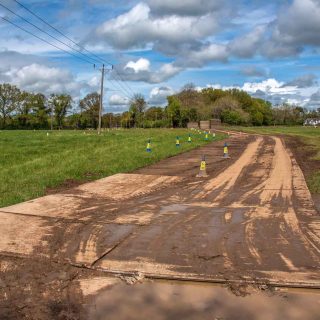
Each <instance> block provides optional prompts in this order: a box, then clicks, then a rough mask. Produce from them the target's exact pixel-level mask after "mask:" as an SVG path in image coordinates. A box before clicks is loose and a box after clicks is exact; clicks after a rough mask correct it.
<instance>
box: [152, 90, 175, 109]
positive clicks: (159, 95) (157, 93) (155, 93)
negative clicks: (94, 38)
mask: <svg viewBox="0 0 320 320" xmlns="http://www.w3.org/2000/svg"><path fill="white" fill-rule="evenodd" d="M173 94H175V91H174V90H173V89H172V88H171V87H165V86H164V87H156V88H153V89H152V90H151V92H150V95H149V103H151V104H154V105H164V104H165V103H166V102H167V97H168V96H171V95H173Z"/></svg>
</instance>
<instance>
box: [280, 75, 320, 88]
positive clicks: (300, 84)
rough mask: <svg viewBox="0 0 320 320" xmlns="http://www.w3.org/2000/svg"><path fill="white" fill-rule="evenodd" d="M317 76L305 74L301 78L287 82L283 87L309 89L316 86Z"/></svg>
mask: <svg viewBox="0 0 320 320" xmlns="http://www.w3.org/2000/svg"><path fill="white" fill-rule="evenodd" d="M317 84H318V82H317V76H316V75H314V74H305V75H303V76H301V77H298V78H296V79H293V80H291V81H289V82H287V83H286V84H285V85H284V86H285V87H287V86H294V87H297V88H309V87H312V86H315V85H317Z"/></svg>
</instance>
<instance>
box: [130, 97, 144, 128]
mask: <svg viewBox="0 0 320 320" xmlns="http://www.w3.org/2000/svg"><path fill="white" fill-rule="evenodd" d="M146 107H147V103H146V101H145V99H144V96H143V95H141V94H139V93H137V94H135V95H134V96H133V98H132V99H131V101H130V109H129V112H130V114H131V119H132V122H133V125H134V127H136V126H139V125H141V124H142V121H143V119H142V118H143V114H144V112H145V110H146Z"/></svg>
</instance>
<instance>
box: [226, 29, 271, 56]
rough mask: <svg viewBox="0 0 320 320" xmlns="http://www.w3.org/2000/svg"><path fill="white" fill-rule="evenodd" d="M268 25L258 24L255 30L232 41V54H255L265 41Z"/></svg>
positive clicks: (230, 45)
mask: <svg viewBox="0 0 320 320" xmlns="http://www.w3.org/2000/svg"><path fill="white" fill-rule="evenodd" d="M265 30H266V26H257V27H256V28H255V29H254V30H253V31H251V32H250V33H248V34H245V35H244V36H241V37H238V38H236V39H235V40H233V41H231V43H230V44H229V49H230V52H231V54H233V55H235V56H238V57H241V58H250V57H252V56H254V55H255V54H256V52H257V50H258V48H259V47H260V45H261V43H262V41H263V35H264V33H265Z"/></svg>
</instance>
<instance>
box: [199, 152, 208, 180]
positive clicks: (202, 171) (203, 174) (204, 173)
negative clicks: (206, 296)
mask: <svg viewBox="0 0 320 320" xmlns="http://www.w3.org/2000/svg"><path fill="white" fill-rule="evenodd" d="M207 176H208V175H207V164H206V158H205V156H203V157H202V161H201V163H200V171H199V173H198V174H197V177H198V178H205V177H207Z"/></svg>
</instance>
